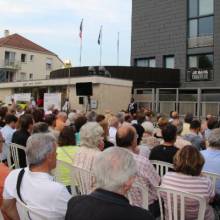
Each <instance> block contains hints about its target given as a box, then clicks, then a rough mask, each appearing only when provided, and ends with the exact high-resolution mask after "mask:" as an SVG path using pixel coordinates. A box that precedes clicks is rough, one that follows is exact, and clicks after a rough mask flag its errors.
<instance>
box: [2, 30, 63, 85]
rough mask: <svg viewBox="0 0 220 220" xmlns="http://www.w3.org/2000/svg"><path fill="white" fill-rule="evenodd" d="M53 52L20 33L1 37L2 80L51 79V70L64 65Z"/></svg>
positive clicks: (7, 33) (7, 32)
mask: <svg viewBox="0 0 220 220" xmlns="http://www.w3.org/2000/svg"><path fill="white" fill-rule="evenodd" d="M63 65H64V64H63V62H62V60H61V59H60V58H59V57H58V56H57V55H56V54H55V53H53V52H51V51H49V50H47V49H45V48H43V47H41V46H39V45H37V44H35V43H34V42H32V41H30V40H28V39H26V38H24V37H22V36H21V35H19V34H12V35H10V34H9V31H7V30H6V31H5V36H4V37H3V38H0V82H18V81H31V80H39V79H49V76H50V72H51V71H53V70H55V69H59V68H61V67H62V66H63Z"/></svg>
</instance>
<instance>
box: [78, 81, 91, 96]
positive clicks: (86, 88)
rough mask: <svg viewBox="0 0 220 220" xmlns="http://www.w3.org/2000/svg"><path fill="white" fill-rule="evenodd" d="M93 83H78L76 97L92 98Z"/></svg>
mask: <svg viewBox="0 0 220 220" xmlns="http://www.w3.org/2000/svg"><path fill="white" fill-rule="evenodd" d="M92 94H93V91H92V83H91V82H86V83H76V95H77V96H92Z"/></svg>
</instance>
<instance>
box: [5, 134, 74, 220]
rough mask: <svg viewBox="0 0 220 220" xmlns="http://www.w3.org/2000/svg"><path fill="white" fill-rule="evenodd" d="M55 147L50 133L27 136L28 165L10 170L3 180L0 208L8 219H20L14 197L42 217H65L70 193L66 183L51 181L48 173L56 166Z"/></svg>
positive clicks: (51, 178)
mask: <svg viewBox="0 0 220 220" xmlns="http://www.w3.org/2000/svg"><path fill="white" fill-rule="evenodd" d="M56 147H57V145H56V140H55V138H54V137H53V136H52V135H50V134H44V133H38V134H34V135H32V136H31V137H30V138H28V141H27V150H26V155H27V161H28V164H29V167H26V168H25V169H16V170H14V171H12V172H11V173H10V174H9V175H8V177H7V178H6V180H5V188H4V192H3V207H2V209H3V211H4V213H6V215H7V216H8V217H9V219H22V218H19V216H18V215H19V209H18V210H17V209H16V201H17V200H19V201H21V202H23V203H24V204H26V205H27V206H28V207H31V209H32V210H33V211H34V210H35V211H36V212H37V213H39V214H40V215H41V216H43V217H44V218H45V219H54V220H61V219H64V217H65V214H66V210H67V202H68V201H69V199H70V197H71V195H70V194H69V193H68V191H67V189H66V187H65V186H63V185H61V184H60V183H57V182H54V180H53V177H52V176H50V173H51V170H52V169H54V168H55V167H56ZM18 177H19V179H20V180H19V182H20V187H19V184H17V183H18ZM20 214H21V213H20ZM29 214H30V217H31V219H34V220H42V217H37V216H36V214H34V213H31V211H30V213H29Z"/></svg>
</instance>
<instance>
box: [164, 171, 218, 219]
mask: <svg viewBox="0 0 220 220" xmlns="http://www.w3.org/2000/svg"><path fill="white" fill-rule="evenodd" d="M161 186H162V187H167V188H171V189H174V190H180V191H184V192H189V193H193V194H196V195H200V196H204V197H205V198H206V201H207V207H206V213H205V219H207V220H214V212H213V209H212V207H211V206H210V205H209V204H208V203H209V201H210V200H211V199H212V198H213V197H214V196H215V192H214V187H213V185H212V182H211V180H210V179H209V178H208V177H206V176H190V175H184V174H181V173H175V172H168V173H166V175H165V176H164V177H163V178H162V184H161ZM164 197H165V195H164ZM165 200H166V199H165ZM165 208H166V204H165ZM185 210H186V211H187V212H186V216H185V218H186V219H187V220H195V219H197V214H198V203H197V202H196V201H194V200H189V199H188V200H186V208H185Z"/></svg>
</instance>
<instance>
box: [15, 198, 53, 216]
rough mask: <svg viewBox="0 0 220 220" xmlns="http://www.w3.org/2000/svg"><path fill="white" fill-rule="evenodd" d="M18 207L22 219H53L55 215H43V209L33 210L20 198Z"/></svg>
mask: <svg viewBox="0 0 220 220" xmlns="http://www.w3.org/2000/svg"><path fill="white" fill-rule="evenodd" d="M16 205H17V209H18V214H19V217H20V219H22V220H49V219H50V220H52V219H53V217H49V216H43V215H42V214H41V211H40V210H39V211H37V210H33V209H31V208H29V207H28V206H27V205H25V204H24V203H23V202H21V201H20V200H17V204H16Z"/></svg>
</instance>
